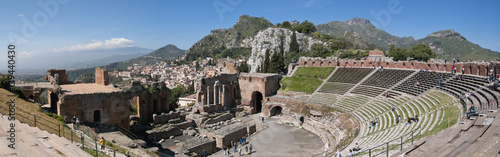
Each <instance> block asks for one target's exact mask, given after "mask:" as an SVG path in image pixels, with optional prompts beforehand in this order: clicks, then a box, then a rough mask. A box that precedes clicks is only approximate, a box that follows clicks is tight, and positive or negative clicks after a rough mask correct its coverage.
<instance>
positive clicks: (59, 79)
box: [45, 69, 73, 85]
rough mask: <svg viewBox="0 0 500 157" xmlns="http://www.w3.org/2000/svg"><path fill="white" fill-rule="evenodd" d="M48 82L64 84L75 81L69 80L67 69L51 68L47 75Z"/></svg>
mask: <svg viewBox="0 0 500 157" xmlns="http://www.w3.org/2000/svg"><path fill="white" fill-rule="evenodd" d="M45 80H46V81H47V82H50V83H51V84H52V85H63V84H72V83H73V82H70V81H68V76H67V75H66V70H65V69H49V70H47V76H46V77H45Z"/></svg>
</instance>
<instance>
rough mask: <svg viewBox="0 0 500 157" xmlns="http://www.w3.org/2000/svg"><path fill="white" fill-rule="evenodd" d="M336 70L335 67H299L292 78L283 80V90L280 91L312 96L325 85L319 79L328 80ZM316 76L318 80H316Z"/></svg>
mask: <svg viewBox="0 0 500 157" xmlns="http://www.w3.org/2000/svg"><path fill="white" fill-rule="evenodd" d="M334 69H335V68H334V67H299V69H297V71H296V72H295V74H294V75H293V76H292V77H286V78H283V79H282V80H281V83H282V84H283V88H282V89H280V90H281V91H295V92H306V93H308V94H311V93H313V92H314V91H315V90H316V89H317V88H318V87H319V86H320V85H321V83H323V80H320V79H319V78H320V77H321V79H326V78H327V77H328V76H329V75H330V74H331V73H332V71H333V70H334ZM315 74H316V76H317V78H314V75H315ZM299 75H301V77H299ZM308 75H309V76H308Z"/></svg>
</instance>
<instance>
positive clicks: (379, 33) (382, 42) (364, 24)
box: [316, 18, 500, 61]
mask: <svg viewBox="0 0 500 157" xmlns="http://www.w3.org/2000/svg"><path fill="white" fill-rule="evenodd" d="M316 28H317V31H318V32H319V33H322V34H328V35H331V36H333V37H334V38H337V37H342V36H343V34H347V33H353V32H354V33H357V34H359V36H360V37H361V38H362V39H359V38H358V41H355V40H352V39H350V40H348V41H350V42H352V43H357V44H362V43H363V42H365V41H366V42H367V43H371V44H374V45H375V46H376V47H378V48H382V49H385V50H388V49H389V47H390V45H391V44H394V45H395V46H396V47H403V48H410V47H411V46H413V45H416V44H420V43H424V44H427V45H429V46H431V48H432V49H433V51H435V52H436V54H437V56H438V58H441V59H453V58H455V59H460V60H468V59H471V60H486V61H489V60H492V59H495V58H498V57H499V56H500V53H498V52H495V51H491V50H489V49H485V48H482V47H481V46H479V45H477V44H474V43H472V42H470V41H468V40H467V39H466V38H465V37H463V36H461V35H460V33H457V32H455V31H454V30H443V31H438V32H435V33H432V34H430V35H429V36H427V37H425V38H422V39H418V40H415V39H414V38H413V37H397V36H394V35H391V34H389V33H387V32H385V31H383V30H381V29H378V28H376V27H375V26H374V25H372V24H371V22H370V21H369V20H367V19H362V18H353V19H351V20H347V21H345V22H340V21H332V22H328V23H325V24H319V25H317V26H316Z"/></svg>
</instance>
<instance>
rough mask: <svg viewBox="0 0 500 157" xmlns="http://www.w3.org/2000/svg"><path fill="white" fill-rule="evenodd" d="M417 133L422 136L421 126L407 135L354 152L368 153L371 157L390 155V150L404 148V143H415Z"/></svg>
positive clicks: (357, 154)
mask: <svg viewBox="0 0 500 157" xmlns="http://www.w3.org/2000/svg"><path fill="white" fill-rule="evenodd" d="M416 135H419V136H420V137H419V138H422V130H421V129H420V127H417V128H416V129H413V130H412V131H411V132H409V133H406V134H405V135H403V136H401V137H398V138H395V139H392V140H390V141H388V142H385V143H383V144H380V145H378V146H375V147H372V148H369V149H367V150H364V151H361V152H358V153H356V154H354V156H361V155H366V154H368V156H369V157H374V156H378V155H383V154H385V156H389V152H390V151H391V150H393V149H397V148H399V151H402V150H403V145H404V144H406V143H408V142H410V143H411V145H413V142H414V140H416Z"/></svg>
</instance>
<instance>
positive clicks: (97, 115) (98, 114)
mask: <svg viewBox="0 0 500 157" xmlns="http://www.w3.org/2000/svg"><path fill="white" fill-rule="evenodd" d="M100 122H101V110H95V111H94V123H100Z"/></svg>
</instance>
